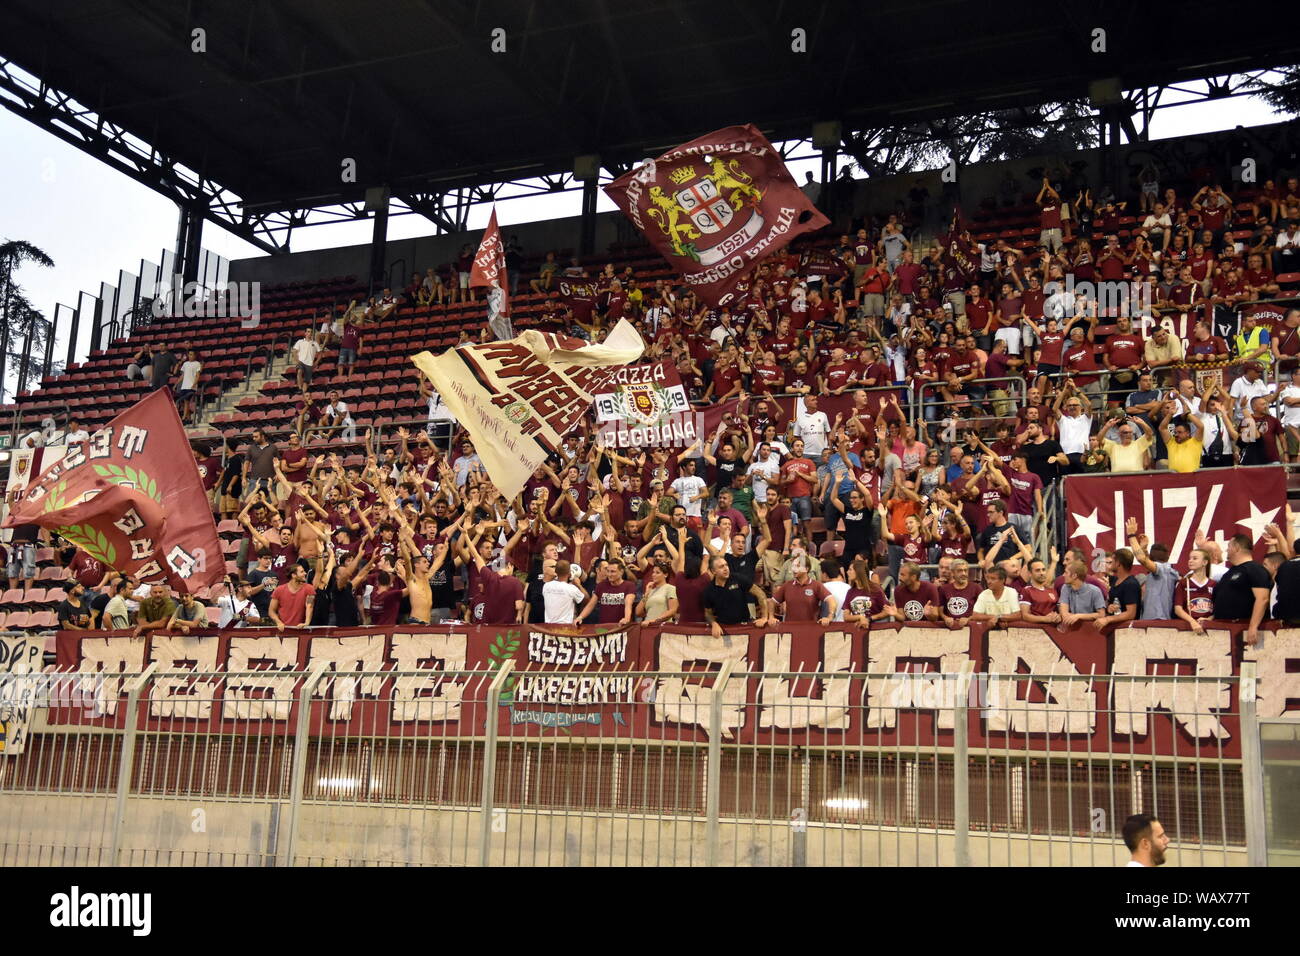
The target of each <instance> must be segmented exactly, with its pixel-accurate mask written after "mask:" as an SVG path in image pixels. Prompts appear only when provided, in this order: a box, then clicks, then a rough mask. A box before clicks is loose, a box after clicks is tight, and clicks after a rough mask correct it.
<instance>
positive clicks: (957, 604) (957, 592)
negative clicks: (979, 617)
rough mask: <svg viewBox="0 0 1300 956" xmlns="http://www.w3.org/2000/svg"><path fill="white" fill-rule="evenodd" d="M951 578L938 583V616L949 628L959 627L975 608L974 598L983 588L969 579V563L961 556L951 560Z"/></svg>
mask: <svg viewBox="0 0 1300 956" xmlns="http://www.w3.org/2000/svg"><path fill="white" fill-rule="evenodd" d="M949 573H950V575H951V576H952V580H951V581H949V582H948V583H947V584H940V585H939V604H938V609H939V618H940V620H942V621H943V623H944V624H946V625H947V626H948V627H949V629H954V630H955V629H956V628H959V627H961V626H962V625H963V624H964V623H965V622H966V620H967V619H968V618H969V617H970V615H971V611H972V610H974V608H975V599H976V598H977V597H979V594H980V591H982V590H983V588H981V587H980V586H979V585H978V584H975V583H974V582H973V581H971V579H970V565H969V564H967V563H966V561H965V560H964V559H962V558H958V559H957V560H956V561H953V562H952V565H951V567H950V570H949Z"/></svg>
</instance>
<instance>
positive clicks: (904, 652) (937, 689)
mask: <svg viewBox="0 0 1300 956" xmlns="http://www.w3.org/2000/svg"><path fill="white" fill-rule="evenodd" d="M969 658H970V631H969V630H968V629H967V628H964V627H959V628H957V629H956V630H952V631H950V630H948V628H946V627H905V628H901V629H900V630H897V631H872V632H871V635H870V639H869V640H868V641H867V670H868V671H869V672H871V673H877V674H880V673H894V672H896V671H898V666H899V662H900V661H909V660H912V661H921V660H936V659H937V661H938V668H937V672H930V671H922V672H913V673H906V672H905V673H900V674H898V676H897V677H869V678H867V680H866V687H865V690H864V700H863V704H864V705H865V706H866V707H867V726H868V727H871V728H876V727H885V728H892V727H893V726H894V725H895V724H896V723H897V721H898V711H899V710H900V709H920V710H932V709H935V708H938V709H939V713H938V726H939V728H940V729H942V730H951V729H952V726H953V719H952V713H953V712H952V706H953V700H954V696H955V694H956V686H957V682H956V681H955V680H953V679H952V677H951V674H955V673H958V672H959V671H960V670H961V665H962V664H963V663H964V662H965V661H967V660H968V659H969ZM945 671H946V672H949V673H948V674H947V675H945V673H944V672H945Z"/></svg>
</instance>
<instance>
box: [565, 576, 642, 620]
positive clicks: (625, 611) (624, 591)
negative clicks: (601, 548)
mask: <svg viewBox="0 0 1300 956" xmlns="http://www.w3.org/2000/svg"><path fill="white" fill-rule="evenodd" d="M635 604H636V585H635V584H633V583H632V582H631V581H626V580H624V579H623V562H622V561H618V560H611V561H606V562H605V567H604V580H603V581H601V582H600V583H599V584H597V585H596V588H595V590H594V591H593V592H592V594H591V597H590V598H588V599H587V606H586V607H584V608H583V609H582V613H580V614H579V615H578V618H577V623H578V624H582V623H584V622H586V621H588V620H589V619H590V618H591V615H592V613H593V612H595V614H596V623H597V624H618V625H620V626H622V625H626V624H630V623H631V621H632V608H633V607H634V606H635Z"/></svg>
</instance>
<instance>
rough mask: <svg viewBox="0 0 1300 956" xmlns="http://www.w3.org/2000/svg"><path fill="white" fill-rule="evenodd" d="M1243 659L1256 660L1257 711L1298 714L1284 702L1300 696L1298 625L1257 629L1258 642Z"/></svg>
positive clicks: (1269, 714)
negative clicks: (1296, 626)
mask: <svg viewBox="0 0 1300 956" xmlns="http://www.w3.org/2000/svg"><path fill="white" fill-rule="evenodd" d="M1241 659H1242V661H1243V662H1244V661H1254V662H1255V679H1256V692H1255V699H1256V703H1255V706H1256V713H1257V715H1258V716H1260V717H1267V718H1273V717H1285V716H1291V717H1295V716H1297V713H1296V711H1294V710H1292V711H1288V710H1287V707H1286V702H1287V700H1288V698H1289V699H1291V700H1300V629H1298V628H1294V627H1284V628H1280V629H1279V630H1277V631H1276V632H1269V631H1260V632H1259V643H1258V644H1256V645H1255V646H1254V647H1247V648H1246V650H1245V652H1244V653H1243V654H1242V656H1241Z"/></svg>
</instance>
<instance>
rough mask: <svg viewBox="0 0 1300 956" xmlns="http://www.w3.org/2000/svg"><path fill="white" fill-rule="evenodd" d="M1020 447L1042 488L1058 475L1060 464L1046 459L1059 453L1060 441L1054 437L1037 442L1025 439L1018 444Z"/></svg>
mask: <svg viewBox="0 0 1300 956" xmlns="http://www.w3.org/2000/svg"><path fill="white" fill-rule="evenodd" d="M1020 449H1021V451H1022V452H1023V453H1024V456H1025V461H1026V462H1027V463H1028V464H1029V470H1030V471H1032V472H1033V473H1034V474H1035V475H1037V476H1038V477H1039V480H1041V481H1042V483H1043V487H1044V488H1046V487H1047V486H1048V485H1049V484H1051V483H1052V482H1053V481H1055V480H1056V479H1057V478H1058V477H1060V474H1061V466H1060V465H1058V464H1056V463H1055V462H1049V461H1048V460H1047V459H1049V458H1052V457H1053V456H1055V455H1059V454H1061V450H1062V449H1061V443H1060V442H1059V441H1057V440H1056V439H1055V438H1048V439H1045V440H1044V441H1042V442H1039V443H1035V442H1031V441H1027V442H1025V443H1024V444H1023V445H1021V446H1020Z"/></svg>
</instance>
